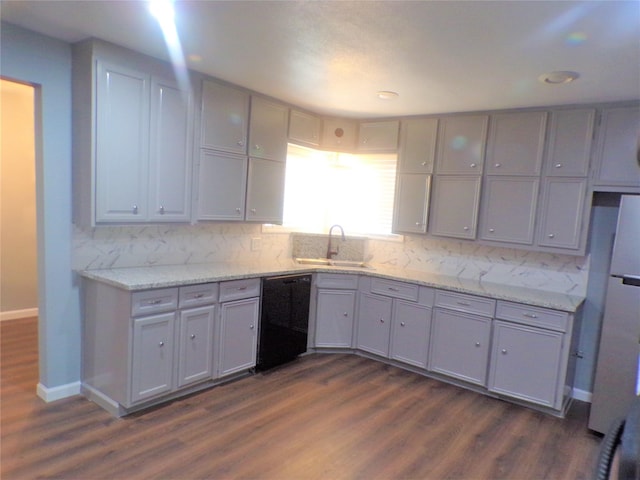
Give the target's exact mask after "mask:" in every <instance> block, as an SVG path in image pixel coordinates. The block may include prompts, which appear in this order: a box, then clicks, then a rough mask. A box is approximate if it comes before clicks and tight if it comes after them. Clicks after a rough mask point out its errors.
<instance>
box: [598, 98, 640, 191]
mask: <svg viewBox="0 0 640 480" xmlns="http://www.w3.org/2000/svg"><path fill="white" fill-rule="evenodd" d="M638 132H640V107H638V106H632V107H619V108H609V109H606V110H604V111H603V112H602V122H601V125H600V129H599V134H598V147H597V153H596V165H597V171H596V177H595V180H594V184H595V185H606V186H612V187H616V186H617V187H624V186H630V187H640V159H639V158H638V155H639V154H638V150H639V149H640V146H639V142H640V139H639V137H638V135H639V133H638Z"/></svg>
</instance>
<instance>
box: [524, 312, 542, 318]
mask: <svg viewBox="0 0 640 480" xmlns="http://www.w3.org/2000/svg"><path fill="white" fill-rule="evenodd" d="M522 315H523V316H525V317H527V318H538V315H536V314H535V313H523V314H522Z"/></svg>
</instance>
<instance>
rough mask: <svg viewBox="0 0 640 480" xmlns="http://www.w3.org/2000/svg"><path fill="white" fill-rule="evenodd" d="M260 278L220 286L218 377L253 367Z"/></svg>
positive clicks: (255, 355) (235, 281)
mask: <svg viewBox="0 0 640 480" xmlns="http://www.w3.org/2000/svg"><path fill="white" fill-rule="evenodd" d="M259 295H260V279H249V280H234V281H230V282H222V283H221V284H220V302H221V303H220V335H219V339H218V353H219V358H218V368H219V371H218V376H220V377H223V376H226V375H231V374H234V373H238V372H241V371H244V370H248V369H250V368H253V367H255V365H256V357H257V351H258V321H259V318H260V297H259Z"/></svg>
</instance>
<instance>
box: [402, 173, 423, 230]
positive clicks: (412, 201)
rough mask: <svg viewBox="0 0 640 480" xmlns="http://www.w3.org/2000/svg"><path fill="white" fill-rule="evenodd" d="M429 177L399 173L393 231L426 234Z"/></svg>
mask: <svg viewBox="0 0 640 480" xmlns="http://www.w3.org/2000/svg"><path fill="white" fill-rule="evenodd" d="M430 187H431V175H426V174H424V175H423V174H419V173H399V174H398V176H397V180H396V198H395V203H394V207H393V208H394V210H393V231H394V232H409V233H426V232H427V217H428V212H429V193H430V192H429V191H430Z"/></svg>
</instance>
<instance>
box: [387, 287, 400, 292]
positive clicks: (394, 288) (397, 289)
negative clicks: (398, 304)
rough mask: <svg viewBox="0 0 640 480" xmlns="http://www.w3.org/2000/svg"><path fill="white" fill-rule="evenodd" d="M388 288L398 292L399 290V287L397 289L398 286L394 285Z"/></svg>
mask: <svg viewBox="0 0 640 480" xmlns="http://www.w3.org/2000/svg"><path fill="white" fill-rule="evenodd" d="M388 288H389V290H390V291H392V292H399V291H400V289H399V288H396V287H388Z"/></svg>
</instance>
